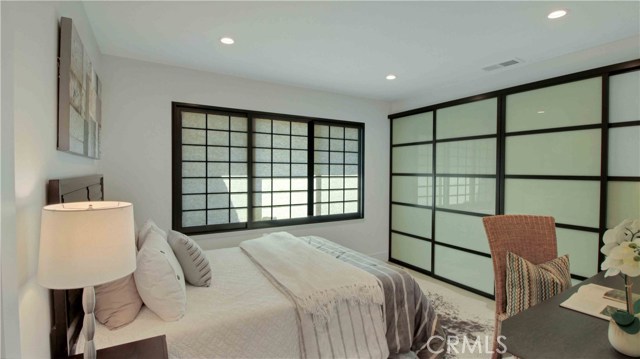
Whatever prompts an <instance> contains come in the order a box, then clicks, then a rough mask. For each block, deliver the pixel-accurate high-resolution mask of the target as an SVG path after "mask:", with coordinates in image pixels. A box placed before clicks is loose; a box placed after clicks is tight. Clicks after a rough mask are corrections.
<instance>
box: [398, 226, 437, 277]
mask: <svg viewBox="0 0 640 359" xmlns="http://www.w3.org/2000/svg"><path fill="white" fill-rule="evenodd" d="M391 258H393V259H397V260H400V261H403V262H405V263H409V264H411V265H414V266H416V267H420V268H422V269H425V270H428V271H431V243H429V242H427V241H423V240H420V239H416V238H412V237H407V236H403V235H401V234H397V233H391Z"/></svg>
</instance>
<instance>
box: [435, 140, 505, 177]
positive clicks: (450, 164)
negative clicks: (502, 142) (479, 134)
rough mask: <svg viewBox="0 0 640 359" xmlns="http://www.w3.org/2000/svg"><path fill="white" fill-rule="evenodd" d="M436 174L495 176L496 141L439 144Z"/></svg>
mask: <svg viewBox="0 0 640 359" xmlns="http://www.w3.org/2000/svg"><path fill="white" fill-rule="evenodd" d="M436 173H455V174H495V173H496V140H495V139H493V138H490V139H485V140H472V141H455V142H444V143H438V144H437V145H436Z"/></svg>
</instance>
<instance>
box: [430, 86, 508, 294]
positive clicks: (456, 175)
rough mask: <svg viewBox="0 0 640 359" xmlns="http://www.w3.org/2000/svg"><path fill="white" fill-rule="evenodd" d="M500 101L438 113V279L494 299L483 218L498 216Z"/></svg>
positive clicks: (474, 103) (436, 231)
mask: <svg viewBox="0 0 640 359" xmlns="http://www.w3.org/2000/svg"><path fill="white" fill-rule="evenodd" d="M497 114H498V104H497V99H496V98H490V99H486V100H482V101H475V102H470V103H466V104H462V105H457V106H452V107H446V108H443V109H439V110H437V111H436V140H435V144H436V146H435V153H436V155H435V157H436V162H435V182H436V187H435V192H436V194H435V200H436V203H435V222H434V233H435V236H434V251H435V253H434V263H433V267H434V274H435V275H437V276H439V277H442V278H445V279H448V280H451V281H454V282H456V283H458V284H461V285H464V286H467V287H469V288H472V289H475V290H478V291H482V292H484V293H487V294H489V295H491V294H493V267H492V263H491V256H490V254H489V253H490V252H489V245H488V242H487V238H486V236H485V233H484V227H483V225H482V217H484V216H486V215H493V214H495V213H496V182H497V181H496V173H497V172H496V151H497Z"/></svg>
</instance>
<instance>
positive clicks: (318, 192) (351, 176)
mask: <svg viewBox="0 0 640 359" xmlns="http://www.w3.org/2000/svg"><path fill="white" fill-rule="evenodd" d="M314 136H315V138H314V144H315V148H314V150H315V151H314V162H315V163H314V178H313V184H314V193H313V214H314V215H315V216H322V215H334V214H345V213H357V212H358V208H359V205H358V204H359V191H358V190H357V189H356V190H354V188H353V186H354V182H355V183H357V182H358V179H359V178H358V177H359V173H360V159H359V153H358V149H359V147H360V145H359V134H358V130H357V129H355V128H351V127H348V126H341V125H335V124H330V125H328V124H317V125H315V126H314Z"/></svg>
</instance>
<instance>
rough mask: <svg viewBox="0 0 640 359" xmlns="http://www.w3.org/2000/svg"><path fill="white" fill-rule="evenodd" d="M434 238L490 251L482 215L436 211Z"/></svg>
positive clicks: (477, 249)
mask: <svg viewBox="0 0 640 359" xmlns="http://www.w3.org/2000/svg"><path fill="white" fill-rule="evenodd" d="M435 240H436V241H437V242H440V243H448V244H453V245H456V246H458V247H464V248H468V249H473V250H476V251H479V252H484V253H487V254H488V253H490V251H489V242H488V241H487V237H486V235H485V233H484V226H483V225H482V217H475V216H467V215H463V214H457V213H449V212H441V211H436V235H435Z"/></svg>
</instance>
